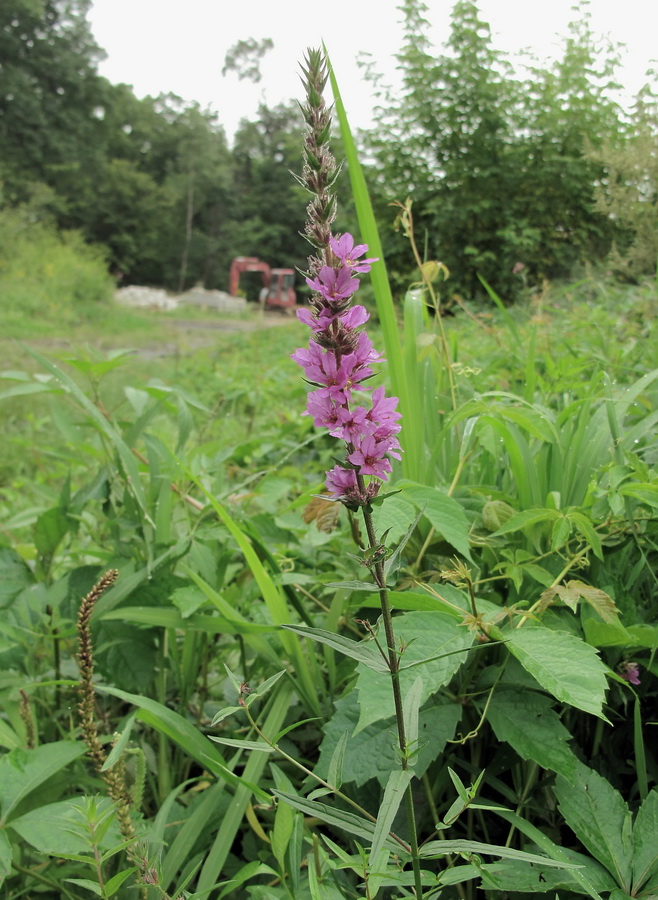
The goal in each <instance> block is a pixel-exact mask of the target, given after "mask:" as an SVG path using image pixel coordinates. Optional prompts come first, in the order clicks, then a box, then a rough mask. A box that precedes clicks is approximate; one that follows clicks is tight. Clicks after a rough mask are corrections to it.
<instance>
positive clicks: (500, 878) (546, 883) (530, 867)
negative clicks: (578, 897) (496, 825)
mask: <svg viewBox="0 0 658 900" xmlns="http://www.w3.org/2000/svg"><path fill="white" fill-rule="evenodd" d="M564 853H565V855H566V856H567V857H568V861H569V862H572V863H574V864H575V865H577V866H579V867H580V868H579V869H578V870H576V871H578V873H579V875H581V877H582V876H583V875H586V876H587V879H588V881H589V882H590V883H591V884H592V885H593V886H594V887H595V888H596V890H599V891H609V890H610V889H611V888H614V880H613V879H612V877H611V876H610V874H609V873H608V872H606V870H605V869H604V868H603V866H602V865H601V864H600V863H598V862H597V861H596V860H595V859H592V858H591V856H585V855H584V854H582V853H576V852H575V851H573V850H565V851H564ZM477 872H478V874H479V875H480V876H481V877H482V888H483V889H489V890H495V891H497V892H500V891H510V892H511V891H514V892H519V893H524V894H535V896H537V895H539V896H544V895H545V894H546V893H547V892H549V891H550V892H551V894H552V893H553V892H554V891H559V890H563V891H574V892H577V893H584V890H583V888H582V886H581V883H580V882H579V881H578V880H577V879H576V876H575V874H574V870H573V869H563V870H560V869H555V868H551V867H550V866H542V865H539V864H536V863H527V862H519V861H518V860H512V859H506V860H502V861H500V862H495V863H485V864H484V865H479V866H478V867H477Z"/></svg>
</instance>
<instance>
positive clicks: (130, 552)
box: [0, 52, 658, 900]
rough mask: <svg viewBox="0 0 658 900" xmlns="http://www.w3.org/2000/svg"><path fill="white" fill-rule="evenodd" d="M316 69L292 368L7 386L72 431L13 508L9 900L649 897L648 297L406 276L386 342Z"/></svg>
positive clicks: (647, 291) (121, 360) (652, 497)
mask: <svg viewBox="0 0 658 900" xmlns="http://www.w3.org/2000/svg"><path fill="white" fill-rule="evenodd" d="M326 77H327V72H326V68H325V62H324V60H323V57H322V54H321V53H319V52H310V53H309V55H308V58H307V60H306V64H305V79H306V84H307V97H306V104H305V107H304V113H305V118H306V121H307V125H308V135H307V138H306V144H305V148H306V157H305V160H306V164H305V168H304V171H303V173H302V181H303V182H304V184H305V186H306V188H307V189H308V190H309V191H310V196H311V207H310V211H309V220H308V225H307V235H308V237H309V238H310V239H311V242H312V244H313V248H314V249H313V257H312V259H311V260H310V262H309V271H308V280H309V286H310V288H311V289H312V291H313V299H312V301H311V303H310V305H309V306H308V308H306V309H305V310H303V311H301V312H300V319H301V324H300V323H296V324H294V325H291V326H290V327H288V326H286V327H285V328H281V329H279V330H277V335H281V336H282V337H280V338H279V339H278V340H277V342H276V347H275V348H274V349H275V351H276V353H277V354H278V355H279V357H280V359H279V363H278V364H277V366H279V367H280V368H276V369H275V370H274V374H273V375H270V374H268V373H267V372H266V370H265V368H264V366H262V365H259V363H260V362H261V359H260V354H261V351H260V350H257V349H255V348H256V346H257V345H256V343H255V342H256V337H254V338H253V340H252V338H249V339H248V340H247V339H244V341H243V342H242V357H243V358H242V360H240V361H239V362H238V361H235V359H233V361H232V362H230V363H229V361H228V360H229V350H228V347H227V345H226V344H224V345H220V346H219V347H218V348H217V350H216V351H211V352H208V353H207V354H200V355H199V356H198V357H195V358H194V359H193V360H179V361H178V362H177V364H176V365H177V368H176V372H175V378H167V377H166V374H165V373H164V372H159V373H158V376H163V377H156V376H155V375H154V373H153V372H151V373H149V374H145V373H141V374H140V376H139V378H135V379H134V380H133V381H132V383H131V379H130V378H128V377H124V376H123V375H122V372H123V371H124V370H125V369H126V367H127V366H130V365H133V362H132V360H131V358H130V357H128V356H127V355H126V354H121V353H118V354H111V355H109V356H105V357H102V358H101V357H98V358H96V357H89V358H86V359H69V360H68V361H67V362H66V363H60V362H58V363H55V362H53V361H52V360H51V359H50V358H49V356H48V355H45V354H42V353H39V352H37V351H35V350H34V349H30V350H29V351H28V352H29V354H30V358H31V360H33V362H34V367H33V368H32V369H30V371H26V372H18V371H11V372H5V373H3V385H4V391H3V394H2V402H3V403H13V404H15V403H17V402H20V403H24V404H25V405H27V404H28V403H31V402H33V401H34V402H35V403H37V402H39V403H43V404H44V406H43V407H42V409H43V410H44V413H43V416H44V424H43V425H42V426H41V432H40V433H41V434H42V435H43V436H44V439H45V440H49V439H50V436H51V435H52V445H51V446H52V450H51V456H50V458H49V459H48V462H49V466H51V467H52V468H51V472H50V474H49V475H47V476H45V477H43V476H42V477H41V479H40V483H38V484H37V485H36V486H31V487H27V482H28V480H29V476H30V473H31V472H33V471H34V469H35V468H36V467H35V466H32V467H30V463H27V464H24V465H25V466H26V467H25V468H23V469H22V470H21V472H22V478H23V479H24V482H25V484H24V486H23V487H22V488H21V489H20V490H18V489H17V488H16V487H15V486H12V484H11V483H9V484H8V486H7V487H6V488H4V489H3V494H4V496H3V503H4V504H5V507H6V517H5V524H4V532H3V533H4V535H5V537H4V539H3V544H2V546H0V571H1V573H2V578H1V581H0V608H1V609H2V620H1V624H0V709H1V711H2V714H1V716H0V745H1V746H2V748H3V749H2V755H0V879H2V881H3V890H4V891H5V895H6V896H7V897H18V896H21V895H25V893H26V892H29V893H30V894H31V895H32V894H34V895H37V894H38V895H40V896H44V897H53V898H55V897H71V898H77V897H80V896H87V895H88V894H91V893H95V894H96V895H97V896H101V897H111V896H131V895H132V894H133V893H134V891H137V892H138V893H139V892H141V893H142V895H144V896H149V897H171V898H174V897H175V898H178V897H194V898H201V897H209V896H210V897H217V898H219V897H253V898H267V900H270V898H290V897H292V898H306V897H309V898H312V900H315V898H338V897H346V898H360V897H367V898H374V897H376V896H378V897H381V898H393V897H413V896H417V897H419V896H423V897H425V898H434V897H443V898H453V897H455V898H457V897H459V898H471V897H475V896H476V894H477V893H478V892H480V893H481V892H484V895H485V896H490V897H492V898H493V897H501V898H503V897H517V896H520V895H522V894H526V895H532V894H536V895H538V896H542V895H546V896H547V897H551V898H552V897H555V896H556V895H557V896H559V897H561V898H564V900H567V898H570V897H573V896H590V897H594V898H598V897H605V898H607V897H610V898H614V900H621V898H623V897H638V898H639V897H642V898H651V897H652V896H655V895H656V894H658V849H657V848H656V842H655V833H656V823H657V821H658V791H657V790H656V787H655V784H656V781H657V779H658V770H657V760H656V757H655V753H654V751H653V743H652V740H651V738H652V735H653V729H654V728H655V724H653V723H654V720H655V718H656V717H655V709H656V705H655V703H656V675H657V674H658V671H657V666H656V660H655V651H656V648H657V647H658V626H657V625H656V598H657V596H658V591H657V584H656V574H655V573H656V557H657V555H658V554H657V547H656V534H657V525H658V519H657V516H656V508H657V507H658V478H657V477H656V457H657V454H658V445H657V442H656V422H657V421H658V402H657V401H658V353H657V349H658V343H657V341H656V331H655V326H654V324H653V322H652V320H651V319H650V318H649V317H648V316H647V313H648V312H649V311H650V309H651V304H652V303H653V302H655V286H654V285H647V286H645V287H644V288H638V289H633V290H626V291H624V292H623V293H622V292H620V291H618V290H616V289H613V288H611V287H610V286H607V285H606V286H603V285H601V286H600V285H598V284H597V282H596V281H595V279H594V278H593V277H588V278H587V279H584V280H583V283H582V284H580V285H576V286H572V287H570V288H567V289H565V290H564V292H563V295H562V296H556V295H555V293H553V294H551V293H550V292H548V291H547V292H546V293H544V294H539V295H536V296H535V297H534V298H533V299H532V300H529V301H528V303H527V305H526V306H525V307H521V306H520V307H515V308H514V309H513V310H511V311H510V310H508V309H507V308H506V307H505V306H504V304H503V303H502V301H501V300H500V298H498V297H497V295H496V294H495V291H494V289H493V288H492V287H489V288H488V289H489V290H490V291H491V296H492V303H493V306H492V308H493V310H494V312H493V313H491V312H488V311H485V310H482V309H471V308H470V307H468V306H466V307H465V309H463V310H458V311H457V315H456V316H455V321H454V322H453V321H452V320H446V319H443V318H442V317H441V316H438V315H435V314H434V313H435V312H436V310H437V309H438V305H439V304H438V298H437V296H436V291H437V289H441V290H445V288H443V287H442V286H441V278H443V276H444V275H445V274H446V273H445V272H443V271H442V270H441V267H440V265H438V264H435V265H434V266H431V265H427V262H428V261H425V260H422V259H421V258H420V256H419V260H418V261H419V274H418V283H417V284H416V285H413V286H411V289H410V291H409V292H408V294H407V296H406V298H405V300H404V305H403V309H402V312H401V319H402V321H401V325H402V328H401V329H400V328H399V327H398V324H399V323H398V321H397V318H396V315H395V311H394V308H393V305H392V302H391V299H390V293H389V292H387V289H386V284H387V280H386V273H385V262H384V260H385V248H382V244H381V242H380V240H379V236H378V235H377V233H376V230H375V228H374V225H373V221H372V219H371V218H370V217H369V211H368V204H367V198H366V195H365V192H364V189H363V185H362V183H360V182H359V169H358V160H356V158H355V155H354V153H353V149H351V145H350V135H349V129H348V126H347V122H346V120H345V117H344V115H343V113H342V109H341V106H340V100H339V97H338V102H337V114H338V117H339V119H340V120H341V126H342V130H343V139H344V143H345V146H346V147H347V152H348V155H349V163H350V176H351V177H352V179H353V183H354V193H355V198H356V203H357V209H358V212H359V217H360V227H361V231H362V237H363V240H364V245H360V244H359V239H353V238H352V237H351V236H349V235H345V234H344V235H339V234H333V233H332V230H331V226H332V221H333V215H334V200H333V196H332V191H331V186H332V179H333V176H334V172H335V170H334V169H333V165H334V164H333V161H332V158H331V156H330V151H329V146H328V143H329V134H330V126H329V112H328V110H327V108H326V105H325V101H324V99H323V93H324V89H325V80H326ZM400 212H401V216H402V221H403V225H404V227H405V229H406V232H407V234H408V237H409V240H410V253H411V254H412V255H413V254H414V250H415V235H414V228H413V208H412V207H411V206H409V204H403V205H402V206H401V207H400ZM300 218H301V216H300ZM355 244H356V246H355ZM366 244H367V248H366V246H365V245H366ZM373 258H377V261H374V259H373ZM364 260H365V261H364ZM429 262H431V261H429ZM368 267H371V271H370V272H368ZM361 276H364V277H365V276H368V277H370V278H371V280H372V285H373V290H374V293H375V296H376V303H377V306H376V310H375V309H373V310H372V313H375V311H376V313H377V316H378V318H379V330H378V331H375V330H374V329H372V328H371V327H370V326H371V322H370V321H367V316H368V311H367V310H366V309H365V308H364V307H363V306H362V305H361V304H358V303H357V304H352V302H351V300H352V297H353V295H354V294H355V292H356V288H357V286H358V283H359V278H360V277H361ZM372 318H374V315H373V316H372ZM366 322H367V326H368V334H367V336H366V333H365V331H363V330H359V329H360V328H361V327H362V326H363V325H365V324H366ZM303 325H304V326H306V328H307V332H306V334H304V328H303V327H302V326H303ZM308 329H310V334H311V341H310V343H309V345H308V347H307V348H305V349H303V350H299V349H297V350H296V351H295V347H297V348H298V347H299V345H300V344H301V343H302V341H303V340H304V337H307V336H308V333H309V332H308ZM284 336H285V337H284ZM266 341H267V342H268V343H269V344H270V351H271V349H272V347H271V345H272V343H273V342H272V339H271V336H268V337H267V338H266ZM378 342H381V344H382V345H383V346H385V356H386V368H385V369H384V368H383V366H382V365H377V363H378V360H379V354H378V351H377V350H376V349H375V348H377V347H378ZM288 343H289V346H288ZM270 351H268V352H270ZM263 352H264V351H263ZM290 354H293V359H294V362H293V361H291V360H290V358H289V355H290ZM245 356H247V357H248V358H247V359H245ZM268 358H269V357H268ZM295 362H297V363H299V364H300V365H301V367H302V369H303V375H304V378H305V380H306V382H308V383H307V384H306V385H305V384H304V381H303V380H302V378H300V377H299V370H298V366H296V365H295ZM240 367H244V368H240ZM375 368H377V369H379V372H378V373H377V374H375V372H374V369H375ZM296 369H297V371H295V370H296ZM383 371H385V373H386V381H387V386H386V389H385V390H384V387H383V384H382V380H381V376H380V374H379V373H381V372H383ZM373 376H374V380H373ZM389 385H390V390H389ZM307 391H308V395H307V396H306V399H305V395H306V394H307ZM284 397H285V399H284ZM366 397H370V398H371V399H370V400H366V399H360V398H366ZM395 398H397V399H398V400H399V403H398V404H396V403H395ZM305 402H306V404H307V407H306V409H307V412H308V413H309V415H307V416H302V415H301V411H302V410H303V408H304V403H305ZM400 413H401V418H400V416H399V414H400ZM315 426H319V427H315ZM53 432H56V434H57V436H56V437H55V436H54V435H53ZM15 441H16V444H15V446H17V447H18V448H19V449H20V448H21V447H24V446H25V437H24V434H23V435H21V434H20V433H19V434H18V435H17V436H16V437H15ZM327 470H328V471H327ZM14 471H15V469H12V468H11V467H10V466H8V467H7V472H8V474H9V475H11V473H12V472H14ZM325 472H327V475H326V476H325V475H324V474H323V473H325ZM325 478H326V481H325ZM8 482H9V478H8ZM13 484H14V485H16V482H13ZM21 495H24V496H21ZM82 598H84V600H83V601H82V603H81V600H82ZM133 889H134V890H133ZM128 892H130V893H128Z"/></svg>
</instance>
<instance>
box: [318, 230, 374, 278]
mask: <svg viewBox="0 0 658 900" xmlns="http://www.w3.org/2000/svg"><path fill="white" fill-rule="evenodd" d="M329 246H330V247H331V250H332V253H333V254H334V255H335V256H337V257H338V259H339V260H340V261H341V263H342V264H343V265H344V266H346V267H347V268H348V269H351V270H352V271H353V272H369V271H370V267H371V264H372V263H374V262H377V258H376V257H372V258H371V259H362V260H360V261H359V262H357V260H358V258H359V256H363V254H364V253H366V252H367V250H368V245H367V244H357V245H356V247H355V246H354V238H353V237H352V235H351V234H342V235H341V236H340V237H339V238H333V237H332V238H330V240H329Z"/></svg>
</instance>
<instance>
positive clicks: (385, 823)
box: [368, 769, 412, 866]
mask: <svg viewBox="0 0 658 900" xmlns="http://www.w3.org/2000/svg"><path fill="white" fill-rule="evenodd" d="M411 778H412V773H411V772H410V771H409V769H398V770H397V771H396V772H391V774H390V776H389V779H388V781H387V782H386V787H385V788H384V796H383V797H382V800H381V803H380V804H379V812H378V813H377V824H376V825H375V832H374V834H373V837H372V846H371V848H370V857H369V860H368V863H369V865H370V866H372V865H373V863H374V861H375V859H376V858H377V854H378V853H379V851H380V850H381V849H382V848H383V847H384V843H385V841H386V839H387V837H388V833H389V831H390V830H391V827H392V825H393V819H394V818H395V816H396V814H397V811H398V810H399V808H400V804H401V803H402V799H403V797H404V792H405V791H406V790H407V788H408V787H409V783H410V782H411Z"/></svg>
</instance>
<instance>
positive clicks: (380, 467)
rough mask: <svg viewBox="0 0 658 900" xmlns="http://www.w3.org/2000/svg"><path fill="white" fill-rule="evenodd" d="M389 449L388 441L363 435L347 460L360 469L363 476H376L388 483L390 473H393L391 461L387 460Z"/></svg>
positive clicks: (356, 442) (357, 440)
mask: <svg viewBox="0 0 658 900" xmlns="http://www.w3.org/2000/svg"><path fill="white" fill-rule="evenodd" d="M389 449H390V448H389V446H388V441H378V440H377V439H376V438H374V437H373V436H372V435H371V434H363V435H360V436H359V437H358V438H357V439H356V441H355V444H354V450H353V451H352V452H351V453H349V454H348V456H347V458H348V460H349V461H350V462H351V463H352V465H354V466H358V467H359V472H360V473H361V474H362V475H376V476H377V478H381V479H382V481H388V473H389V472H390V471H392V467H391V463H390V460H388V459H387V458H386V453H387V452H388V450H389Z"/></svg>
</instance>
